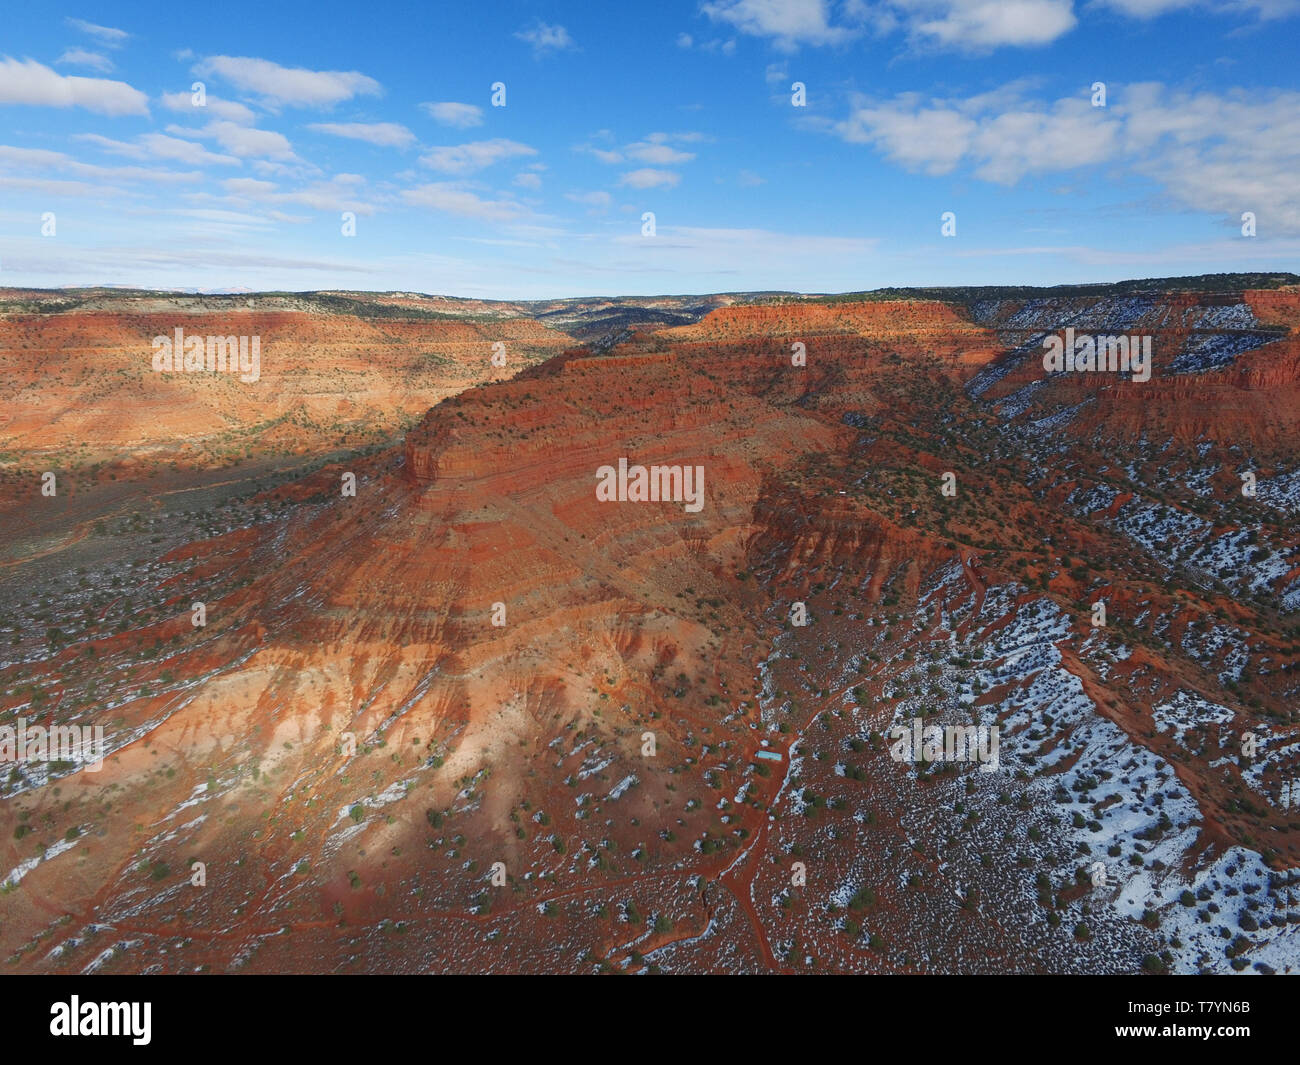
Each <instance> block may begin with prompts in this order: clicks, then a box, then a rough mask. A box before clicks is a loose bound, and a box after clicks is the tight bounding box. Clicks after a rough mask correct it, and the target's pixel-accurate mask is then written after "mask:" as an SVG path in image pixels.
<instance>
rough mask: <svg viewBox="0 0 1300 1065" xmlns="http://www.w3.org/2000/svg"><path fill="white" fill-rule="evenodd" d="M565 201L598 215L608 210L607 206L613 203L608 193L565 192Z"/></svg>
mask: <svg viewBox="0 0 1300 1065" xmlns="http://www.w3.org/2000/svg"><path fill="white" fill-rule="evenodd" d="M564 198H565V199H566V200H572V201H573V202H574V203H580V204H582V205H583V206H584V207H588V208H590V210H591V213H592V214H599V213H601V212H602V211H607V210H609V205H610V204H611V203H613V202H614V198H613V197H612V196H611V195H610V194H609V193H608V192H599V191H597V192H566V193H565V194H564Z"/></svg>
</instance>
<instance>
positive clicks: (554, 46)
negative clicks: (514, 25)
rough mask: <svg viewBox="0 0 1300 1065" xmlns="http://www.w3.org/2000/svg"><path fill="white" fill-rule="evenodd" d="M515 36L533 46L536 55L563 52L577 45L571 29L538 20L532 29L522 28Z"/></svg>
mask: <svg viewBox="0 0 1300 1065" xmlns="http://www.w3.org/2000/svg"><path fill="white" fill-rule="evenodd" d="M515 36H516V37H517V38H518V39H519V40H521V41H527V42H528V43H529V44H531V45H532V46H533V55H534V56H543V55H548V54H550V53H552V52H563V51H566V50H568V49H570V48H576V47H577V45H576V44H575V43H574V40H573V38H572V37H570V36H569V31H568V30H566V29H565V28H564V27H563V26H559V25H556V26H551V25H548V24H547V23H545V22H538V23H537V25H536V26H533V27H532V28H530V29H526V30H520V31H519V32H518V33H516V34H515Z"/></svg>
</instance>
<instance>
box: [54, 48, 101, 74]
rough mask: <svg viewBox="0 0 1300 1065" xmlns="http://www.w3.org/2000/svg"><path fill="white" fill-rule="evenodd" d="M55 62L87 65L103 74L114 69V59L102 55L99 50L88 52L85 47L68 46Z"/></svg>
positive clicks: (77, 65) (79, 65)
mask: <svg viewBox="0 0 1300 1065" xmlns="http://www.w3.org/2000/svg"><path fill="white" fill-rule="evenodd" d="M55 62H56V63H64V64H66V65H67V66H73V67H87V68H89V69H90V70H97V71H99V73H101V74H108V73H110V72H111V71H112V69H113V61H112V60H111V59H109V58H108V56H106V55H101V54H100V53H99V52H88V51H86V49H84V48H68V49H66V50H65V51H64V53H63V54H62V55H61V56H59V58H58V59H56V60H55Z"/></svg>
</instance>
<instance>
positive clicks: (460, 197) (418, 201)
mask: <svg viewBox="0 0 1300 1065" xmlns="http://www.w3.org/2000/svg"><path fill="white" fill-rule="evenodd" d="M402 199H403V200H405V201H406V202H407V203H409V204H411V205H412V206H415V207H428V208H430V209H431V210H434V211H443V212H445V213H446V214H453V215H458V216H459V217H461V218H476V219H478V220H480V221H483V222H510V221H513V220H515V219H517V218H520V217H522V216H524V215H526V214H527V213H528V210H527V208H525V207H524V206H523V205H522V204H518V203H515V202H513V201H511V200H484V199H481V198H480V197H479V196H477V195H476V194H475V193H473V192H470V191H469V190H468V189H466V188H464V187H463V186H461V185H458V184H455V183H453V182H433V183H431V184H427V185H417V186H415V187H414V188H410V189H404V190H403V191H402Z"/></svg>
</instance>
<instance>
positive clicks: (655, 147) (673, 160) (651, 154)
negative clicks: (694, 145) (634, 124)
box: [626, 141, 695, 166]
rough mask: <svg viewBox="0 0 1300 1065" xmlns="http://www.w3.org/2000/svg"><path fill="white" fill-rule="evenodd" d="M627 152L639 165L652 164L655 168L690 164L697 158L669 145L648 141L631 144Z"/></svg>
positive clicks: (691, 153)
mask: <svg viewBox="0 0 1300 1065" xmlns="http://www.w3.org/2000/svg"><path fill="white" fill-rule="evenodd" d="M626 151H627V154H628V155H629V156H631V157H632V158H633V159H635V160H636V161H637V162H638V163H651V164H653V165H655V166H674V165H676V164H678V163H689V162H690V161H691V160H692V159H694V158H695V153H694V152H680V151H678V150H677V149H676V148H671V147H669V146H668V145H667V144H656V143H649V142H646V141H642V142H640V143H637V144H629V145H628V146H627V149H626Z"/></svg>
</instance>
